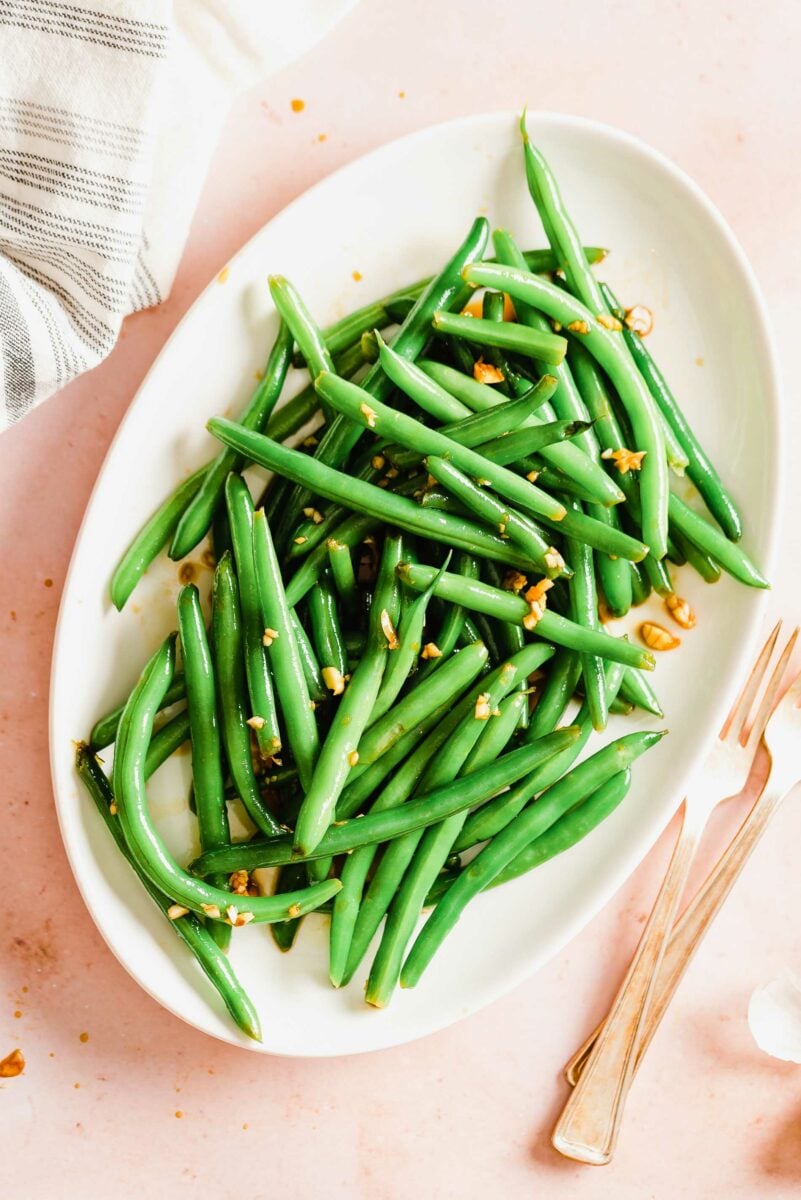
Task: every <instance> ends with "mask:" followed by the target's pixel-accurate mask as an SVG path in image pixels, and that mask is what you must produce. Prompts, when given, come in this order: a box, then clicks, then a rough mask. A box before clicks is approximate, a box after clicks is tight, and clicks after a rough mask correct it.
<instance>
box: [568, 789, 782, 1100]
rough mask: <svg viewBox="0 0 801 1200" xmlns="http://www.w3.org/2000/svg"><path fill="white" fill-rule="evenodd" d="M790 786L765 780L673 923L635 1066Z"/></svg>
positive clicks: (577, 1064) (586, 1049) (576, 1069)
mask: <svg viewBox="0 0 801 1200" xmlns="http://www.w3.org/2000/svg"><path fill="white" fill-rule="evenodd" d="M791 787H792V781H790V780H788V781H782V782H779V781H776V782H775V783H774V782H773V781H772V780H769V781H768V783H767V785H766V786H765V787H764V788H763V790H762V792H761V793H760V794H759V795H758V796H757V798H756V800H755V801H754V803H753V805H752V807H751V809H750V811H749V813H748V815H747V816H746V817H745V819H744V821H743V823H742V825H741V826H740V828H739V829H738V830H737V832H736V833H735V835H734V837H733V838H732V840H731V841H730V842H729V845H728V846H727V847H726V849H725V850H724V851H723V853H722V854H721V856H720V858H719V859H718V861H717V862H716V863H715V866H714V867H713V868H712V870H711V872H710V873H709V875H708V877H707V879H706V881H705V882H704V883H703V884H702V886H701V887H700V888H699V890H698V892H697V893H696V895H695V896H694V898H693V900H692V901H691V903H690V904H689V905H688V906H687V909H686V911H685V912H684V913H683V914H682V916H681V918H680V920H678V921H677V922H676V925H675V927H674V929H673V933H672V934H671V936H670V940H669V942H668V944H667V948H666V950H665V955H664V958H663V959H662V965H661V966H660V968H659V974H658V975H657V980H656V984H655V986H654V994H653V998H652V1000H651V1004H650V1007H649V1009H648V1013H647V1015H646V1018H645V1020H644V1021H643V1027H642V1029H641V1030H640V1040H639V1044H638V1046H637V1052H636V1055H635V1062H634V1070H635V1071H636V1070H637V1068H638V1067H639V1065H640V1061H641V1060H642V1056H643V1055H644V1053H645V1051H646V1050H647V1049H648V1046H649V1045H650V1042H651V1038H652V1037H653V1036H654V1034H655V1033H656V1030H657V1028H658V1026H659V1023H660V1021H661V1020H662V1018H663V1016H664V1015H665V1011H666V1010H667V1007H668V1005H669V1004H670V1002H671V1000H672V999H673V996H674V994H675V992H676V988H677V987H678V986H679V983H680V982H681V980H682V978H683V976H684V972H685V971H686V970H687V967H688V966H689V964H690V961H691V959H692V957H693V955H694V954H695V951H696V950H697V949H698V947H699V945H700V944H701V941H702V939H703V937H704V935H705V933H706V931H707V930H708V929H709V926H710V925H711V924H712V922H713V921H714V919H715V917H716V916H717V915H718V913H719V912H720V909H721V908H722V906H723V902H724V901H725V899H726V897H727V896H728V894H729V892H730V891H731V889H732V887H733V886H734V884H735V882H736V880H737V879H738V878H739V875H740V872H741V871H742V869H743V867H744V866H745V864H746V863H747V862H748V859H749V858H750V857H751V854H752V852H753V850H754V847H755V846H756V844H757V842H758V841H759V839H760V838H761V836H762V834H763V833H764V831H765V828H766V827H767V825H768V823H769V821H770V820H771V818H772V816H773V814H774V813H775V811H776V809H777V808H778V807H779V805H780V804H781V802H782V800H783V799H784V797H785V796H786V795H787V792H788V791H789V790H790V788H791ZM602 1027H603V1023H602V1024H601V1025H599V1026H598V1028H597V1029H596V1030H595V1031H594V1033H592V1034H591V1035H590V1036H589V1037H588V1038H587V1041H586V1042H585V1043H584V1045H583V1046H582V1047H581V1049H580V1050H578V1051H577V1052H576V1053H575V1054H574V1055H573V1057H572V1058H571V1060H570V1062H569V1063H568V1064H567V1067H566V1068H565V1077H566V1079H567V1081H568V1083H569V1084H571V1085H575V1083H576V1081H577V1080H578V1078H579V1076H580V1075H581V1073H582V1071H583V1070H584V1066H585V1064H586V1061H587V1057H588V1055H589V1053H590V1051H591V1050H592V1047H593V1044H594V1043H595V1040H596V1038H597V1037H598V1035H599V1033H600V1031H601V1029H602Z"/></svg>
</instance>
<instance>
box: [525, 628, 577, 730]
mask: <svg viewBox="0 0 801 1200" xmlns="http://www.w3.org/2000/svg"><path fill="white" fill-rule="evenodd" d="M580 675H581V658H580V657H579V655H578V654H577V653H576V651H575V650H564V649H557V651H556V653H555V655H554V657H553V659H552V660H551V669H550V670H549V672H548V677H547V679H546V680H545V685H544V687H543V688H542V690H541V691H540V692H539V693H538V696H537V704H536V707H535V708H534V711H533V713H532V714H531V717H530V718H529V725H528V729H527V730H526V741H527V742H529V741H536V739H537V738H539V737H542V736H543V734H546V733H550V732H551V730H553V729H555V728H556V726H557V725H558V724H559V722H560V720H561V719H562V717H563V716H564V713H565V709H566V708H567V706H568V704H569V703H570V699H571V697H572V695H573V693H574V692H575V690H576V684H577V683H578V680H579V677H580Z"/></svg>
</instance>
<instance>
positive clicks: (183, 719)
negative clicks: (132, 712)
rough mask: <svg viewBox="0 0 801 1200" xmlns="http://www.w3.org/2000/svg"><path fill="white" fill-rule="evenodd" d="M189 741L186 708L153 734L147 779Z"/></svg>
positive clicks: (149, 751)
mask: <svg viewBox="0 0 801 1200" xmlns="http://www.w3.org/2000/svg"><path fill="white" fill-rule="evenodd" d="M124 707H125V706H124V705H123V708H124ZM188 741H189V713H188V712H187V711H186V710H184V711H183V712H180V713H178V715H177V716H176V717H173V718H172V720H171V721H167V723H166V724H165V725H162V727H161V729H159V730H158V731H157V732H156V733H154V734H153V737H152V738H151V741H150V745H149V746H148V748H147V758H146V759H145V779H149V778H150V776H151V775H153V774H155V772H156V771H158V769H159V767H160V766H161V765H162V764H163V763H165V762H166V761H167V759H168V758H169V757H170V756H171V755H173V754H174V753H175V751H176V750H178V749H180V747H181V746H183V745H184V743H185V742H188Z"/></svg>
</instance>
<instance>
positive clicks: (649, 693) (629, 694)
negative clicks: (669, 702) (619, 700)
mask: <svg viewBox="0 0 801 1200" xmlns="http://www.w3.org/2000/svg"><path fill="white" fill-rule="evenodd" d="M620 695H621V696H622V697H623V699H624V700H628V701H629V703H631V704H633V705H634V707H635V708H642V709H644V710H645V711H646V712H649V713H653V715H654V716H655V717H664V715H665V714H664V713H663V712H662V707H661V705H660V703H659V699H658V697H657V695H656V692H655V691H654V689H653V688H652V687H651V685H650V683H649V682H648V680H647V679H646V678H645V676H644V675H643V674H642V672H641V671H635V670H633V669H632V668H631V667H629V668H628V669H627V670H626V671H624V673H623V681H622V683H621V685H620Z"/></svg>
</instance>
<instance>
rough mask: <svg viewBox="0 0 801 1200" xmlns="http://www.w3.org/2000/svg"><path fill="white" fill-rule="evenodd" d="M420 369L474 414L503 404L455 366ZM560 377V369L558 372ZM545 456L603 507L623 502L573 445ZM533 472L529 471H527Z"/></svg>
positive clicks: (546, 417) (558, 446) (539, 418)
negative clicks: (603, 505)
mask: <svg viewBox="0 0 801 1200" xmlns="http://www.w3.org/2000/svg"><path fill="white" fill-rule="evenodd" d="M418 366H419V368H420V370H421V371H423V372H424V373H425V374H426V375H429V376H430V377H431V378H432V379H434V380H435V381H436V382H437V383H439V384H440V385H441V386H442V387H444V388H445V389H446V390H448V391H449V392H451V393H452V394H453V395H454V396H456V397H458V399H459V400H461V401H462V402H463V403H464V404H465V405H467V407H469V408H470V409H472V411H473V412H484V411H486V409H488V408H491V407H493V406H495V405H500V404H503V403H504V397H503V396H502V395H500V394H499V393H498V392H497V391H496V390H495V389H494V388H492V387H489V386H488V385H487V384H485V383H479V382H478V381H477V380H475V379H473V378H472V376H470V375H465V374H464V373H463V372H461V371H456V370H454V368H453V367H449V366H446V365H445V364H443V363H437V362H433V361H430V360H428V359H422V360H421V361H420V362H419V363H418ZM557 375H558V370H557ZM553 415H554V414H553V412H552V411H550V410H547V409H546V410H545V412H543V411H542V409H541V410H540V412H539V413H532V414H531V415H530V416H529V417H528V418H527V423H528V424H529V425H537V424H540V425H541V424H544V423H545V422H547V421H550V420H552V419H553ZM543 457H544V458H546V457H547V461H548V462H549V463H551V464H552V465H553V466H554V467H556V468H557V469H559V470H563V471H564V472H565V474H566V475H567V476H568V477H569V478H572V479H574V480H575V481H576V483H578V484H580V485H581V486H582V487H584V488H585V489H586V490H587V493H588V495H589V496H590V498H591V499H595V500H597V501H598V502H599V503H600V504H617V503H619V502H620V501H621V500H622V499H623V493H622V491H621V490H620V488H619V487H618V486H617V484H616V483H615V482H614V480H612V479H610V477H609V476H608V475H607V473H606V471H604V470H603V469H602V468H601V467H599V466H598V465H597V464H596V463H594V462H592V461H591V459H589V458H588V457H587V455H586V454H585V453H584V452H583V451H582V450H581V449H580V447H578V446H574V445H573V443H572V442H564V443H562V442H560V443H555V444H553V445H551V446H548V447H546V448H545V449H544V451H543ZM527 469H530V468H527Z"/></svg>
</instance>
